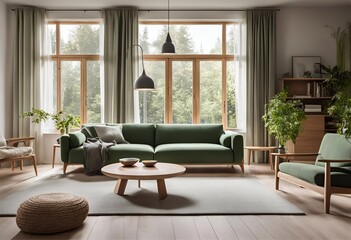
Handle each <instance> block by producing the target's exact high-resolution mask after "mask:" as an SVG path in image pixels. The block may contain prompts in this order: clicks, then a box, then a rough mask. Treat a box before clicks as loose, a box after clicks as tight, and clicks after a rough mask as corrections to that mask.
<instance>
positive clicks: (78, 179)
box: [0, 173, 304, 216]
mask: <svg viewBox="0 0 351 240" xmlns="http://www.w3.org/2000/svg"><path fill="white" fill-rule="evenodd" d="M115 183H116V180H115V179H111V178H108V177H106V176H86V175H84V174H82V173H79V174H67V175H62V174H57V175H52V176H49V177H45V178H43V179H40V180H38V181H35V182H33V183H32V184H31V185H30V186H27V187H22V188H18V189H17V190H16V191H15V192H13V193H10V194H9V195H7V196H5V197H3V198H2V199H1V200H0V216H14V215H15V214H16V211H17V208H18V207H19V205H20V204H21V203H22V202H23V201H25V200H26V199H28V198H29V197H31V196H34V195H38V194H42V193H50V192H67V193H73V194H76V195H79V196H82V197H84V198H86V199H87V200H88V202H89V215H226V214H228V215H231V214H238V215H244V214H267V215H268V214H277V215H283V214H286V215H293V214H294V215H297V214H298V215H300V214H304V213H303V212H302V211H301V210H300V209H298V208H297V207H295V206H294V205H293V204H291V203H289V202H288V201H286V200H285V199H283V198H282V197H280V196H278V195H277V194H276V193H275V192H274V190H273V186H272V189H270V188H269V187H267V186H264V185H262V184H261V183H260V182H258V181H257V180H255V179H254V178H250V177H239V176H234V177H232V176H226V177H218V176H216V177H211V176H207V177H198V176H181V177H175V178H170V179H166V187H167V191H168V197H167V198H166V199H164V200H159V199H158V193H157V184H156V181H152V180H150V181H142V182H141V188H138V183H137V181H134V180H130V181H128V185H127V188H126V191H125V194H126V196H119V195H116V194H115V193H114V192H113V190H114V187H115Z"/></svg>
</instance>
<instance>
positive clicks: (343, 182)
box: [279, 162, 351, 187]
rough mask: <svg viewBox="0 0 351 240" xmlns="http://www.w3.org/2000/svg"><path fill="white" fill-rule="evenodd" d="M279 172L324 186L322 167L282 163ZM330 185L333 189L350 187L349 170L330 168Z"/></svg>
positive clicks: (350, 174)
mask: <svg viewBox="0 0 351 240" xmlns="http://www.w3.org/2000/svg"><path fill="white" fill-rule="evenodd" d="M279 170H280V171H281V172H283V173H286V174H289V175H291V176H294V177H297V178H299V179H302V180H304V181H307V182H309V183H312V184H316V185H318V186H324V167H322V166H317V165H312V164H306V163H291V162H288V163H287V162H284V163H281V164H279ZM331 185H332V186H334V187H351V168H350V167H332V168H331Z"/></svg>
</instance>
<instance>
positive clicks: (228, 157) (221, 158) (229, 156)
mask: <svg viewBox="0 0 351 240" xmlns="http://www.w3.org/2000/svg"><path fill="white" fill-rule="evenodd" d="M155 159H156V160H157V161H160V162H169V163H183V164H187V163H190V164H191V163H218V164H220V163H228V164H231V163H233V152H232V151H231V149H230V148H227V147H224V146H222V145H218V144H213V143H171V144H162V145H158V146H157V147H156V148H155Z"/></svg>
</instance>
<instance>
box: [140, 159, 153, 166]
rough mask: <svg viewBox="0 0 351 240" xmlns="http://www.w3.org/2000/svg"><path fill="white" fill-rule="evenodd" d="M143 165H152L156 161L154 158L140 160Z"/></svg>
mask: <svg viewBox="0 0 351 240" xmlns="http://www.w3.org/2000/svg"><path fill="white" fill-rule="evenodd" d="M142 163H143V164H144V166H145V167H153V166H155V164H156V163H157V161H156V160H144V161H142Z"/></svg>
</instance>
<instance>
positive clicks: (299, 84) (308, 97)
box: [281, 78, 336, 161]
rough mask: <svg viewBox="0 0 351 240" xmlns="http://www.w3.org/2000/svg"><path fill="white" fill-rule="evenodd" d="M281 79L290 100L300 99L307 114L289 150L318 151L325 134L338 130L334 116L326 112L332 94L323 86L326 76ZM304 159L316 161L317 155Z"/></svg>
mask: <svg viewBox="0 0 351 240" xmlns="http://www.w3.org/2000/svg"><path fill="white" fill-rule="evenodd" d="M281 81H282V89H287V91H288V100H300V101H301V102H302V104H303V108H304V110H305V112H306V115H307V119H306V120H305V121H304V122H303V126H302V131H301V132H300V133H299V136H298V137H297V139H296V142H295V143H293V142H288V143H287V144H286V147H287V150H288V151H289V152H291V153H302V152H318V150H319V146H320V143H321V141H322V138H323V136H324V134H325V133H328V132H336V125H335V123H334V122H333V118H332V116H329V115H327V113H326V106H327V103H328V101H330V100H331V99H332V96H331V95H330V93H329V92H328V91H326V90H325V89H324V88H323V87H322V83H323V81H324V78H282V79H281ZM311 108H312V109H311ZM309 111H313V112H309ZM300 159H301V158H300ZM303 160H306V161H314V160H315V157H306V158H305V159H303Z"/></svg>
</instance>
